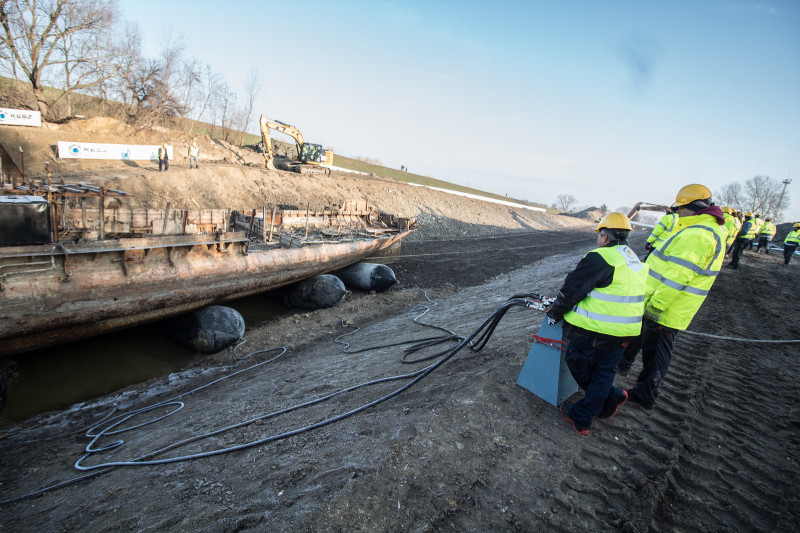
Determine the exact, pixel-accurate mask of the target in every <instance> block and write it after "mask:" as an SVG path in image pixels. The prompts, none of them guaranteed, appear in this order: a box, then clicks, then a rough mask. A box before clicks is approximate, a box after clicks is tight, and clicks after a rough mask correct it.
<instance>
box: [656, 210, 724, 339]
mask: <svg viewBox="0 0 800 533" xmlns="http://www.w3.org/2000/svg"><path fill="white" fill-rule="evenodd" d="M681 226H682V228H681V229H680V230H679V231H678V232H677V233H675V235H673V236H672V237H671V238H670V239H669V240H668V241H667V242H666V243H664V246H662V247H661V248H660V249H658V250H655V251H654V252H653V253H651V254H650V256H649V257H648V258H647V264H648V265H649V266H650V276H649V278H648V279H647V296H646V302H645V303H646V305H647V306H649V307H652V308H655V309H657V310H660V311H661V317H660V319H659V320H658V321H657V322H658V323H659V324H661V325H663V326H667V327H669V328H673V329H680V330H684V329H686V328H687V327H689V323H690V322H691V321H692V318H694V315H695V314H696V313H697V311H698V310H699V309H700V306H701V305H702V304H703V301H705V299H706V296H707V295H708V291H709V290H710V289H711V286H712V285H713V284H714V280H715V279H716V278H717V274H719V269H720V267H721V266H722V261H723V260H724V258H725V245H724V243H725V238H726V232H725V228H724V227H723V226H721V225H720V224H718V223H717V219H716V218H715V217H713V216H712V215H708V214H703V215H693V216H688V217H681Z"/></svg>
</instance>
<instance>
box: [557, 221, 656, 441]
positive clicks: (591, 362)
mask: <svg viewBox="0 0 800 533" xmlns="http://www.w3.org/2000/svg"><path fill="white" fill-rule="evenodd" d="M631 229H632V228H631V223H630V221H629V220H628V217H626V216H625V215H624V214H622V213H609V214H608V215H606V216H605V217H604V218H603V219H602V220H601V221H600V223H599V224H598V225H597V228H596V229H595V231H597V232H598V233H597V246H598V247H597V248H596V249H594V250H592V251H590V252H589V253H587V254H586V255H585V256H583V258H582V259H581V260H580V262H578V265H577V266H576V267H575V270H573V271H572V272H571V273H570V274H568V275H567V278H566V280H565V281H564V286H563V287H561V291H560V292H559V293H558V297H557V298H556V300H555V301H554V302H553V304H552V306H551V307H550V310H549V311H548V313H547V319H548V322H549V323H551V324H555V323H557V322H559V321H560V320H561V319H562V318H563V319H564V322H566V324H565V325H564V329H565V336H566V338H567V339H568V341H569V344H568V346H567V353H566V356H565V360H566V362H567V366H568V367H569V370H570V372H571V373H572V376H573V377H574V378H575V381H576V382H577V383H578V385H579V386H580V387H581V388H582V389H583V390H584V393H585V394H584V397H583V398H582V399H580V400H579V401H577V402H575V404H574V405H567V404H566V403H562V404H561V406H560V408H559V409H560V411H561V414H562V415H563V416H564V418H565V419H566V420H567V421H568V422H570V424H572V427H573V428H574V429H575V431H577V432H578V433H580V434H581V435H586V434H588V433H589V427H590V426H591V424H592V419H593V418H594V417H597V418H611V417H612V416H614V415H615V414H616V412H617V410H618V409H619V407H620V406H621V405H622V404H624V403H625V401H626V400H627V398H628V395H627V393H626V392H625V391H624V390H623V389H621V388H619V387H615V386H614V376H615V373H616V367H617V363H618V362H619V360H620V358H621V357H622V353H623V351H624V349H625V345H626V343H627V342H629V341H630V339H631V338H636V337H638V335H639V332H640V331H641V327H642V313H643V312H644V291H645V286H646V284H647V266H646V265H645V264H644V263H642V262H641V261H639V258H638V257H637V256H636V254H635V253H634V252H633V250H631V249H630V248H629V247H628V244H627V242H628V241H627V239H628V233H630V231H631Z"/></svg>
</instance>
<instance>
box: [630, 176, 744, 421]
mask: <svg viewBox="0 0 800 533" xmlns="http://www.w3.org/2000/svg"><path fill="white" fill-rule="evenodd" d="M673 205H674V206H675V207H677V208H678V216H680V229H679V230H678V231H677V232H675V233H674V234H673V235H672V236H671V237H670V238H669V239H667V241H666V242H665V243H664V245H663V246H661V248H658V249H656V250H654V251H653V253H652V254H650V257H648V258H647V266H649V267H650V268H649V272H648V274H649V276H648V278H647V289H646V293H645V301H644V321H643V323H642V334H641V336H640V337H639V338H637V339H635V340H634V341H633V342H631V343H630V344H629V345H628V346H627V347H626V348H625V353H624V355H623V358H622V361H620V363H619V366H618V368H617V373H619V374H622V375H626V374H627V373H628V371H629V370H630V368H631V366H632V365H633V362H634V360H635V358H636V354H637V353H638V351H639V350H640V349H641V351H642V370H641V372H640V373H639V376H638V377H637V379H636V384H635V385H634V386H633V388H631V389H630V390H628V391H627V394H628V401H630V402H633V403H636V404H639V405H641V406H642V407H644V408H645V409H652V408H653V406H654V405H655V403H656V399H657V397H658V391H659V388H660V387H661V382H662V381H663V379H664V376H665V375H666V374H667V370H668V368H669V364H670V361H671V359H672V346H673V343H674V340H675V335H676V334H677V333H678V332H679V331H682V330H685V329H686V328H688V327H689V324H690V323H691V321H692V319H693V318H694V315H695V314H696V313H697V311H698V310H699V309H700V306H701V305H703V302H704V301H705V299H706V296H707V295H708V291H709V290H710V289H711V286H712V285H713V284H714V280H715V279H716V278H717V274H719V270H720V267H721V266H722V262H723V260H724V258H725V248H724V246H725V240H726V239H727V237H728V234H727V231H726V230H725V226H724V224H725V218H724V217H723V216H722V210H721V209H720V208H719V207H717V206H715V205H714V204H713V203H712V201H711V191H710V190H709V189H708V188H707V187H705V186H704V185H699V184H692V185H686V186H685V187H683V188H682V189H681V190H680V191H678V194H677V196H676V197H675V203H674V204H673Z"/></svg>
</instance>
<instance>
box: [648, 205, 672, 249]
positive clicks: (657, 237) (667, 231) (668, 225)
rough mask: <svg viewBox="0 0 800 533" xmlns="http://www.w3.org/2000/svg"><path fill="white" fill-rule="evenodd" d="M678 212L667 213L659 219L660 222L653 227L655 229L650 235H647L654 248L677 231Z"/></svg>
mask: <svg viewBox="0 0 800 533" xmlns="http://www.w3.org/2000/svg"><path fill="white" fill-rule="evenodd" d="M679 218H680V217H678V213H667V214H666V215H664V216H663V217H661V220H659V221H658V224H656V226H655V227H654V228H653V231H652V232H651V233H650V236H649V237H647V242H648V244H650V245H651V246H653V248H658V247H659V246H661V245H662V244H664V241H665V240H666V239H667V238H668V237H669V236H670V235H671V234H672V233H674V232H675V230H676V229H677V228H678V219H679Z"/></svg>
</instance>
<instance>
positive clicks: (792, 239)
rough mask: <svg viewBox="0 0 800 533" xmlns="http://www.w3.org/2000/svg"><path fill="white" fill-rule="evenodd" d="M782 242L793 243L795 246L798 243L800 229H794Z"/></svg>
mask: <svg viewBox="0 0 800 533" xmlns="http://www.w3.org/2000/svg"><path fill="white" fill-rule="evenodd" d="M783 244H793V245H795V246H797V245H798V244H800V229H796V230H794V231H793V232H791V233H790V234H789V235H787V236H786V239H784V241H783Z"/></svg>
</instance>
